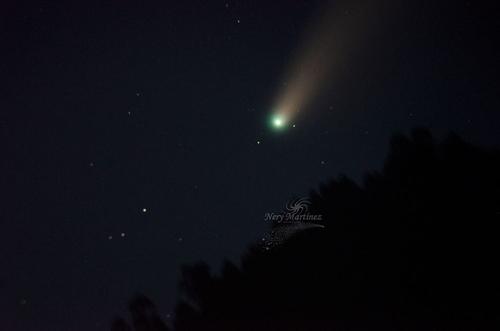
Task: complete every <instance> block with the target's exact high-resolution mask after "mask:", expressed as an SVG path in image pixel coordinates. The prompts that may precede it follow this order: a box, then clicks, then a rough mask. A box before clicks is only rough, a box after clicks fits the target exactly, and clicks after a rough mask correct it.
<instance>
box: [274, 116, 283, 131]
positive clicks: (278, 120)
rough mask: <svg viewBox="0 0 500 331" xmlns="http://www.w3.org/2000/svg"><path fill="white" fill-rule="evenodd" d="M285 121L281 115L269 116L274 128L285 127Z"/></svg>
mask: <svg viewBox="0 0 500 331" xmlns="http://www.w3.org/2000/svg"><path fill="white" fill-rule="evenodd" d="M285 124H286V121H285V119H284V118H283V116H281V115H274V116H273V117H272V118H271V125H272V127H273V128H275V129H282V128H284V127H285Z"/></svg>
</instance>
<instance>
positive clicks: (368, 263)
mask: <svg viewBox="0 0 500 331" xmlns="http://www.w3.org/2000/svg"><path fill="white" fill-rule="evenodd" d="M499 170H500V153H498V152H497V151H487V150H483V149H480V148H477V147H474V146H471V145H469V144H467V143H465V142H463V141H462V140H461V139H460V138H458V137H457V136H450V137H449V138H447V139H446V140H445V141H444V142H442V143H436V142H435V141H434V139H433V138H432V136H431V135H430V133H429V132H428V131H426V130H415V131H414V132H413V133H412V135H411V136H410V137H405V136H402V135H398V136H395V137H394V138H393V139H392V141H391V148H390V152H389V156H388V158H387V161H386V163H385V165H384V167H383V169H382V171H381V172H375V173H371V174H368V175H367V176H366V177H365V179H364V181H363V185H361V186H360V185H358V184H356V183H355V182H353V181H351V180H349V179H348V178H345V177H341V178H339V179H336V180H333V181H331V182H329V183H328V184H325V185H321V187H320V189H319V190H318V191H316V192H313V193H311V201H312V204H311V206H310V213H312V214H321V215H323V218H324V221H323V224H324V225H325V226H326V227H325V228H321V229H319V228H314V229H309V230H305V231H301V232H299V233H297V234H295V235H294V236H293V237H292V238H290V239H289V240H287V241H286V242H284V243H283V244H282V245H279V246H277V247H275V248H273V249H271V250H269V251H266V250H262V249H260V248H259V247H258V246H257V245H256V246H255V247H252V248H251V249H250V250H249V252H248V253H247V254H246V255H245V256H244V257H243V258H242V260H241V266H240V267H238V266H235V265H234V264H232V263H230V262H226V263H225V265H224V267H223V269H222V272H221V275H220V276H214V275H211V273H210V271H209V268H208V266H207V265H204V264H199V265H196V266H193V267H186V268H184V269H183V274H182V280H181V288H182V290H183V293H184V294H185V298H184V299H183V300H181V301H180V302H179V303H178V305H177V307H176V314H175V321H174V328H175V330H176V331H185V330H189V331H195V330H375V329H383V330H490V329H498V317H497V316H498V312H497V310H496V309H494V307H496V305H493V302H497V299H498V285H497V284H498V279H499V277H498V276H499V272H498V270H497V269H498V267H497V261H498V251H499V250H498V248H499V247H498V246H499V244H498V238H497V231H496V224H497V223H498V222H499V220H500V174H499ZM141 314H142V313H141ZM134 324H135V323H134ZM116 330H127V329H125V328H122V329H116ZM136 330H163V329H139V328H138V327H137V326H136Z"/></svg>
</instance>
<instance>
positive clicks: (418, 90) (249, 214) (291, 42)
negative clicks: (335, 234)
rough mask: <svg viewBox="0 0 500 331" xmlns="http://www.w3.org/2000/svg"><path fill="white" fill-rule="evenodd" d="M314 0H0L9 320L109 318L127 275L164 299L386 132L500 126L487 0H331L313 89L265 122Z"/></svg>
mask: <svg viewBox="0 0 500 331" xmlns="http://www.w3.org/2000/svg"><path fill="white" fill-rule="evenodd" d="M324 2H325V1H298V0H294V1H292V0H286V1H285V0H273V1H249V0H248V1H215V0H214V1H208V0H203V1H202V0H198V1H194V0H186V1H161V2H160V1H159V2H152V1H80V2H79V3H77V2H73V1H72V2H71V3H70V2H69V1H64V2H63V1H61V3H56V2H55V1H31V2H26V1H24V2H23V1H6V2H4V3H2V5H1V9H0V42H1V55H0V57H1V58H0V59H1V61H0V77H1V80H0V84H1V86H0V95H1V98H0V139H1V140H0V146H1V154H2V155H1V157H0V160H1V161H0V195H1V198H2V200H1V204H0V224H1V225H2V227H1V231H0V328H1V329H2V330H7V331H10V330H16V331H17V330H26V331H35V330H36V331H40V330H51V331H63V330H75V331H77V330H78V331H79V330H107V329H109V322H110V321H111V319H112V318H113V317H114V316H115V315H116V314H121V313H123V311H124V310H125V308H126V304H127V302H128V300H129V299H130V298H131V297H132V296H133V295H134V294H135V293H144V294H146V295H148V296H150V297H151V298H152V299H153V300H154V301H155V302H156V303H158V306H159V307H160V310H161V312H162V314H164V317H166V318H167V314H171V311H172V308H173V304H174V303H175V301H176V298H177V281H178V277H179V267H180V265H181V264H189V263H194V262H196V261H199V260H203V261H207V262H209V263H210V264H211V265H212V266H213V267H214V268H215V270H217V268H218V266H219V265H220V264H221V262H222V261H223V260H224V259H225V258H229V259H231V260H233V261H237V260H238V258H239V256H240V255H241V254H242V253H243V252H244V250H245V248H246V247H247V246H248V245H249V244H251V243H253V242H255V241H257V240H259V239H260V238H261V237H262V235H263V233H264V232H265V231H266V229H267V227H268V225H269V224H267V223H266V222H265V220H264V214H265V213H266V212H273V211H280V210H282V208H283V207H284V204H285V203H286V202H287V201H288V200H289V199H290V198H293V197H301V196H307V194H308V193H309V192H310V190H313V189H315V188H317V187H318V185H320V183H322V182H325V181H327V180H328V179H329V178H333V177H335V176H337V175H339V174H341V173H344V174H347V175H348V176H351V177H353V178H355V179H357V180H359V179H361V178H362V177H361V176H362V174H363V173H364V172H365V171H368V170H375V169H379V168H380V167H381V166H382V163H383V160H384V158H385V154H386V152H387V150H388V142H389V139H390V137H391V135H392V134H394V133H396V132H402V133H407V132H409V130H410V129H411V128H415V127H425V128H429V129H430V130H431V131H432V132H433V133H434V134H435V135H436V136H437V137H442V136H443V135H445V134H447V133H449V132H450V131H454V132H456V133H458V134H459V135H461V136H462V137H463V138H464V139H465V140H467V141H470V142H473V143H476V144H480V145H483V146H498V145H499V144H500V127H499V124H500V114H499V111H498V109H499V106H500V102H499V99H498V92H499V87H500V86H499V83H498V77H499V74H500V70H499V69H500V64H499V59H500V52H499V50H498V40H497V39H498V29H499V28H500V27H499V21H498V14H499V10H498V8H497V7H498V5H496V4H494V2H493V1H420V0H418V1H417V0H414V1H413V0H412V1H395V0H394V1H380V2H379V3H377V4H372V5H371V6H370V10H369V11H368V12H365V13H364V14H363V15H361V14H359V12H357V11H356V9H355V8H354V9H352V10H351V8H350V6H351V5H350V4H347V5H345V4H344V5H342V6H339V7H337V8H342V11H341V12H337V13H335V14H336V15H337V16H336V17H344V19H346V20H349V21H350V22H351V24H349V25H347V26H348V27H350V28H346V29H345V31H344V30H342V29H340V30H339V31H334V35H336V36H341V40H342V42H341V44H340V45H339V47H338V48H337V49H338V51H339V53H341V55H342V56H339V59H338V60H335V61H338V62H336V63H334V69H333V70H332V73H331V74H329V75H328V78H327V81H326V82H325V84H324V85H325V88H324V90H323V91H322V92H321V93H318V95H317V96H315V97H314V100H313V101H312V102H311V103H310V104H309V105H307V107H305V109H302V110H301V113H300V114H299V115H298V116H297V117H295V118H293V124H294V127H292V126H291V125H290V126H289V127H287V128H285V129H283V130H273V129H272V128H270V127H269V116H271V114H272V111H273V110H272V107H273V102H274V100H275V98H276V95H277V93H278V92H279V91H281V90H282V88H283V86H286V85H287V84H289V83H290V81H288V80H289V79H290V80H293V76H292V77H288V76H289V75H287V73H288V71H289V67H290V63H291V62H293V61H294V58H295V57H296V55H297V54H298V53H300V48H301V47H303V45H304V42H303V40H304V38H305V39H307V38H308V34H307V31H309V29H308V27H310V26H311V25H314V22H315V20H317V18H318V16H320V15H318V13H319V12H321V11H322V8H324ZM333 2H335V1H333ZM350 16H352V17H350ZM342 26H343V25H342ZM352 30H356V37H354V34H355V32H353V31H352ZM327 32H328V31H327ZM332 33H333V32H332ZM335 61H334V62H335ZM290 124H291V123H290Z"/></svg>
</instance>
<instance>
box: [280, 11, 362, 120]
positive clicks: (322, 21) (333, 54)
mask: <svg viewBox="0 0 500 331" xmlns="http://www.w3.org/2000/svg"><path fill="white" fill-rule="evenodd" d="M363 4H364V2H361V1H360V2H357V4H356V6H353V5H352V3H351V4H350V5H339V4H338V3H337V4H336V5H335V6H330V7H328V8H326V10H325V8H322V9H323V12H324V14H321V15H319V16H320V18H319V20H318V21H317V23H315V24H314V25H313V26H311V27H310V29H309V30H308V31H307V32H306V33H305V36H304V38H303V40H302V43H301V44H300V47H299V48H298V51H297V54H296V56H295V57H294V58H293V61H292V62H291V63H290V66H289V68H288V72H287V74H286V76H285V84H283V87H282V89H281V90H280V91H279V93H278V95H277V98H276V100H275V102H274V106H273V108H272V111H273V114H272V118H271V124H272V125H273V127H274V128H277V129H278V128H282V127H284V126H286V125H287V124H289V123H290V122H291V121H292V120H293V119H294V118H295V117H296V116H297V114H298V113H299V112H300V111H301V110H303V109H304V108H306V107H307V106H308V105H309V104H310V102H311V101H312V100H313V99H314V98H315V97H316V96H317V95H318V94H319V93H320V92H321V90H322V89H323V88H324V86H325V85H326V84H325V83H326V81H327V80H328V79H329V77H330V76H332V74H333V73H334V69H335V67H337V66H339V65H342V64H343V62H345V60H346V59H345V57H346V55H347V54H346V52H348V51H350V49H351V48H352V47H353V46H354V43H353V42H354V40H355V39H358V37H359V32H360V30H361V26H360V25H365V24H364V22H363V20H362V17H364V16H365V15H364V13H366V11H367V8H366V6H364V5H363Z"/></svg>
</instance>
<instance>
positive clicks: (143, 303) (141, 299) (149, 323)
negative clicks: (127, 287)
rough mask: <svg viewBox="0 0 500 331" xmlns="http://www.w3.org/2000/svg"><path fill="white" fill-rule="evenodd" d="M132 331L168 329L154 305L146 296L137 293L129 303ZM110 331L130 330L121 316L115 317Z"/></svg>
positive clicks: (162, 330)
mask: <svg viewBox="0 0 500 331" xmlns="http://www.w3.org/2000/svg"><path fill="white" fill-rule="evenodd" d="M129 310H130V314H131V316H132V325H133V330H134V331H168V330H169V329H168V328H167V326H166V325H165V323H163V321H162V320H161V317H160V315H159V314H158V312H157V310H156V307H155V305H154V304H153V303H152V302H151V300H149V299H148V298H147V297H145V296H143V295H137V296H136V297H135V298H134V299H133V300H132V301H131V302H130V305H129ZM111 330H112V331H132V328H131V327H130V326H129V325H128V324H127V322H126V321H125V320H123V319H121V318H119V319H116V320H115V321H114V322H113V324H112V326H111Z"/></svg>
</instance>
